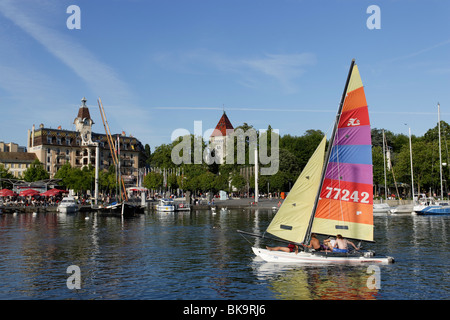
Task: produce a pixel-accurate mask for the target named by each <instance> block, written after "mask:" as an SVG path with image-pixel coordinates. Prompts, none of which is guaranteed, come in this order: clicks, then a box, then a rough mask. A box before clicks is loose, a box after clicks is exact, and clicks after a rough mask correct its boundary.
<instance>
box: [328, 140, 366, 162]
mask: <svg viewBox="0 0 450 320" xmlns="http://www.w3.org/2000/svg"><path fill="white" fill-rule="evenodd" d="M330 162H340V163H358V164H372V146H371V145H337V146H336V145H335V146H333V148H332V149H331V156H330Z"/></svg>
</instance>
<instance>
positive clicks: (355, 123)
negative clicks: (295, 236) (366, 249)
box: [312, 64, 373, 241]
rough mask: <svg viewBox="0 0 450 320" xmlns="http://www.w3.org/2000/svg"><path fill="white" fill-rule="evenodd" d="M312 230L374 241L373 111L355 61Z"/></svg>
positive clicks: (333, 138) (333, 139) (333, 140)
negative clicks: (370, 108) (371, 129)
mask: <svg viewBox="0 0 450 320" xmlns="http://www.w3.org/2000/svg"><path fill="white" fill-rule="evenodd" d="M331 141H332V149H331V152H330V156H329V161H328V163H327V167H326V172H325V176H324V180H323V183H322V188H321V190H320V197H319V201H318V204H317V207H316V211H315V216H314V220H313V224H312V232H316V233H319V234H327V235H337V234H341V235H342V236H343V237H347V238H352V239H360V240H366V241H373V174H372V142H371V131H370V121H369V112H368V108H367V102H366V97H365V93H364V87H363V84H362V81H361V77H360V75H359V71H358V67H357V66H356V64H352V69H351V71H350V79H349V82H348V85H347V90H346V94H345V99H344V102H343V106H342V110H341V112H340V116H339V121H338V124H337V129H336V131H335V136H334V137H332V140H331Z"/></svg>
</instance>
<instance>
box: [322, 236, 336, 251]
mask: <svg viewBox="0 0 450 320" xmlns="http://www.w3.org/2000/svg"><path fill="white" fill-rule="evenodd" d="M335 243H336V240H335V239H334V238H333V237H329V238H328V239H325V240H323V245H324V246H325V247H326V251H328V250H330V251H333V248H334V244H335Z"/></svg>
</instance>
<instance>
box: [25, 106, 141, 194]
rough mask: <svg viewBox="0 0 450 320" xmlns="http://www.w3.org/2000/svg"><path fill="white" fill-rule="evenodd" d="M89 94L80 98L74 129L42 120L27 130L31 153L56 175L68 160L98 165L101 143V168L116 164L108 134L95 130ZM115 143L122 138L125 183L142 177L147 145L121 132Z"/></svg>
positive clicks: (83, 165)
mask: <svg viewBox="0 0 450 320" xmlns="http://www.w3.org/2000/svg"><path fill="white" fill-rule="evenodd" d="M86 101H87V100H86V98H83V99H82V100H81V103H82V104H81V106H80V108H79V110H78V115H77V117H76V118H75V120H74V125H75V131H70V130H63V129H61V127H59V128H58V129H51V128H46V127H45V126H44V124H41V125H40V126H39V128H35V126H34V125H33V127H32V129H31V130H28V145H27V150H28V152H29V153H34V154H36V157H37V158H38V159H39V161H40V162H41V163H43V165H44V168H45V169H46V170H47V171H48V173H49V174H50V177H51V178H53V177H54V176H55V174H56V172H57V171H58V170H59V169H60V168H61V167H62V166H63V165H64V164H66V163H70V165H71V166H72V167H76V168H83V167H85V166H88V165H92V166H95V150H96V146H97V144H98V146H99V153H100V154H99V159H100V161H99V169H100V170H108V168H109V167H110V166H111V165H114V161H113V158H112V156H111V151H110V146H109V144H108V139H107V136H106V134H100V133H94V132H92V126H93V124H94V121H93V120H92V118H91V116H90V113H89V108H88V107H87V106H86ZM112 140H113V143H114V144H116V143H117V141H118V142H119V148H120V167H121V173H122V178H123V179H124V182H125V184H127V185H129V186H131V185H136V182H137V181H138V177H139V168H142V167H144V166H145V160H146V159H145V156H144V153H143V151H144V147H143V146H142V143H141V142H140V141H139V140H138V139H136V138H135V137H132V136H126V135H125V133H124V132H122V134H114V135H112Z"/></svg>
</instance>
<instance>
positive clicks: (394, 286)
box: [0, 209, 450, 300]
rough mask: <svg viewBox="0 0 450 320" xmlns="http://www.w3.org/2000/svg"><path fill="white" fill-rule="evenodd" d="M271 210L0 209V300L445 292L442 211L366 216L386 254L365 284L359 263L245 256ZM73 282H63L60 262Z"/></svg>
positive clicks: (449, 260)
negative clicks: (121, 213) (75, 275)
mask: <svg viewBox="0 0 450 320" xmlns="http://www.w3.org/2000/svg"><path fill="white" fill-rule="evenodd" d="M273 215H274V213H273V212H272V211H271V210H262V209H259V210H257V211H255V210H246V209H245V210H244V209H233V210H227V211H226V212H221V211H218V212H217V214H213V213H212V212H211V211H209V210H198V211H193V212H191V213H156V212H149V213H146V214H143V215H140V216H137V217H134V218H127V219H122V218H118V217H102V216H98V215H97V214H95V213H93V212H87V213H77V214H67V215H64V214H56V213H35V214H25V213H19V214H3V215H0V239H1V244H0V257H1V260H0V299H32V300H35V299H77V300H86V299H96V300H110V299H120V300H122V299H140V300H141V299H145V300H147V299H148V300H155V299H164V300H174V299H189V300H197V299H204V300H205V299H206V300H210V299H213V300H225V299H227V300H293V299H295V300H297V299H302V300H303V299H313V300H316V299H351V300H353V299H358V300H359V299H376V300H398V299H427V300H430V299H439V300H440V299H449V298H450V282H449V279H450V274H449V270H450V254H449V250H448V240H449V232H450V217H449V216H429V217H423V216H411V215H402V216H381V217H378V216H377V217H374V220H375V239H376V241H377V242H376V243H375V244H371V245H370V248H371V249H374V250H375V251H376V252H377V253H379V254H383V255H390V256H393V257H395V259H396V262H395V263H394V264H391V265H381V266H379V267H380V269H379V273H378V275H379V282H378V284H379V289H377V288H372V289H369V288H368V280H369V277H372V278H373V276H372V275H371V274H372V273H368V268H369V266H368V265H358V266H349V265H329V266H314V265H313V266H311V265H309V266H308V265H306V266H302V265H283V264H273V263H265V262H262V261H261V260H259V259H257V258H255V257H254V255H253V252H252V250H251V245H253V244H255V243H256V244H257V245H266V244H274V243H266V242H264V243H263V242H261V240H260V239H258V238H253V237H243V236H242V235H241V234H239V233H237V232H236V230H237V229H240V230H245V231H249V232H255V233H260V232H262V231H264V230H265V228H266V227H267V225H268V224H269V222H270V220H271V219H272V217H273ZM71 265H75V266H78V267H79V270H80V275H81V288H80V289H78V290H77V289H72V290H71V289H69V288H68V286H67V279H68V278H69V277H71V274H70V273H67V268H68V267H69V266H71Z"/></svg>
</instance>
